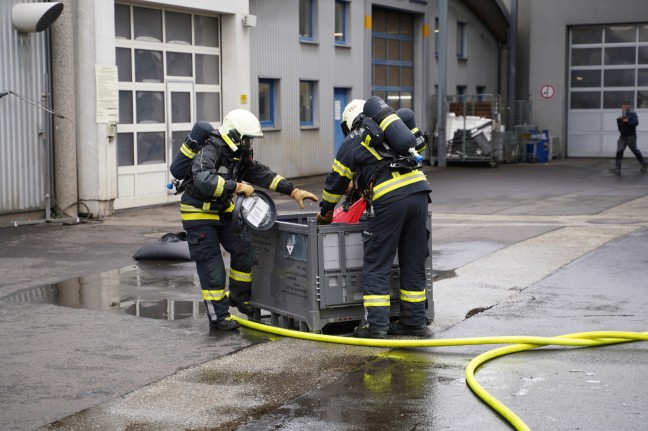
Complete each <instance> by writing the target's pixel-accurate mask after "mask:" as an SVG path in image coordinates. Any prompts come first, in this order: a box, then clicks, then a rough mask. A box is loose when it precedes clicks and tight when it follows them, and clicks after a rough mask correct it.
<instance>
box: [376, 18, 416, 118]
mask: <svg viewBox="0 0 648 431" xmlns="http://www.w3.org/2000/svg"><path fill="white" fill-rule="evenodd" d="M372 15H373V16H372V21H373V29H372V59H371V66H372V87H371V89H372V94H373V95H375V96H379V97H382V98H383V99H384V100H385V101H386V102H387V104H389V106H391V107H392V108H393V109H400V108H410V109H412V106H413V102H414V101H413V94H414V17H413V15H412V14H408V13H404V12H396V11H394V10H392V9H383V8H378V7H376V8H374V9H373V14H372Z"/></svg>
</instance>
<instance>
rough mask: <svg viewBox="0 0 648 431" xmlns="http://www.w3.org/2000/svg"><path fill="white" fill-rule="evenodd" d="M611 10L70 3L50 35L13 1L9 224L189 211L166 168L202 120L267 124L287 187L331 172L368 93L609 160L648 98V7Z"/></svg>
mask: <svg viewBox="0 0 648 431" xmlns="http://www.w3.org/2000/svg"><path fill="white" fill-rule="evenodd" d="M608 3H609V2H597V1H595V0H573V1H571V2H560V1H554V0H550V1H543V2H541V5H540V3H539V2H532V1H530V0H519V1H518V0H507V1H504V0H487V1H476V0H448V1H446V0H429V1H428V0H249V1H248V0H239V1H236V2H232V1H227V0H211V1H207V0H197V1H194V2H191V3H190V6H187V2H184V1H180V0H158V1H148V0H138V1H121V0H119V1H112V0H108V1H75V0H63V1H60V2H54V3H47V4H46V5H49V6H50V7H51V6H52V5H54V4H56V5H58V4H60V5H62V6H63V8H62V11H59V13H60V15H57V16H56V17H54V16H53V14H54V12H53V11H52V10H49V11H45V12H43V14H45V13H51V15H52V16H45V18H52V19H53V20H52V22H49V23H47V28H44V29H43V28H41V29H37V28H26V27H25V24H22V27H21V23H20V22H16V21H19V18H20V17H19V16H17V8H16V7H17V6H18V9H20V8H21V7H23V5H25V4H32V5H38V4H40V3H39V2H35V1H31V0H8V1H4V2H2V3H0V20H1V21H2V26H1V27H0V32H1V36H0V39H1V40H2V43H1V44H0V54H1V55H2V57H3V59H5V60H4V61H3V64H2V66H1V67H2V73H1V74H0V94H4V93H6V94H5V95H4V97H1V98H0V140H1V143H0V155H1V156H0V165H1V166H0V180H1V181H2V188H1V189H0V222H3V223H4V222H12V221H16V220H18V221H23V220H28V219H30V218H32V219H36V220H37V221H41V222H42V221H45V222H47V221H54V220H56V219H60V218H64V219H65V218H72V219H73V218H74V217H77V216H79V215H82V216H90V215H91V216H93V217H105V216H109V215H111V214H112V213H113V212H114V211H115V210H119V209H124V208H137V207H142V206H150V205H160V204H165V203H169V202H175V201H177V200H178V197H177V196H175V195H173V194H172V193H170V192H169V190H168V189H167V188H166V187H165V185H166V184H167V183H168V182H169V180H170V177H169V175H170V174H169V169H168V167H169V164H170V163H171V160H172V157H173V154H175V152H176V151H177V149H178V148H179V146H180V144H181V143H182V140H183V139H184V137H185V136H186V135H187V133H188V131H189V130H190V128H191V126H192V124H193V122H195V121H197V120H206V121H209V122H211V123H212V124H213V125H214V126H215V127H217V126H218V125H219V124H220V122H221V121H222V117H223V116H224V114H226V113H227V112H228V111H229V110H231V109H234V108H246V109H249V110H251V111H252V112H253V113H255V114H256V115H257V116H258V117H259V119H260V120H261V122H262V126H263V129H264V139H263V141H261V142H259V143H258V144H257V145H256V148H255V158H257V159H258V160H261V161H263V162H264V163H266V164H268V165H270V166H271V167H272V168H273V169H275V170H276V171H277V172H279V173H280V174H282V175H283V176H285V177H287V178H290V177H297V176H309V175H318V174H323V173H326V172H328V170H329V169H330V166H331V162H332V160H333V157H334V154H335V151H336V148H337V146H338V145H339V143H340V141H341V139H342V137H341V134H340V127H339V123H340V119H341V112H342V109H343V108H344V106H345V105H346V103H347V102H349V101H351V100H352V99H354V98H366V97H368V96H370V95H380V96H381V97H383V98H385V99H386V100H387V101H388V102H389V103H390V105H391V106H392V107H394V108H395V109H398V108H400V107H409V108H412V109H413V110H414V111H415V113H416V116H417V122H418V124H419V126H420V127H421V128H422V129H424V130H428V131H430V133H431V134H432V135H434V131H435V130H436V129H437V125H438V124H437V123H438V122H437V115H438V114H439V113H443V114H444V113H445V112H444V111H443V109H444V108H446V107H447V106H448V105H447V104H446V99H445V97H442V100H441V103H440V102H439V95H441V96H445V95H447V96H448V97H449V98H450V99H449V100H454V101H462V100H464V101H465V100H477V101H482V100H488V101H490V103H491V104H492V105H493V106H495V105H497V107H496V109H497V111H498V113H500V114H502V118H498V119H497V122H498V123H501V126H502V128H504V129H505V128H507V127H508V128H509V129H510V130H513V127H514V126H515V124H516V121H515V120H514V119H513V116H512V115H510V114H511V110H512V109H513V107H514V104H513V102H515V101H516V100H524V101H528V102H529V104H528V106H530V112H529V114H530V115H529V118H528V121H530V122H532V123H533V124H534V125H537V126H538V127H541V128H544V129H549V130H550V132H551V133H552V134H553V135H556V136H558V137H559V139H560V141H561V142H562V143H563V145H564V147H565V149H566V155H568V156H574V157H581V156H588V157H590V156H592V157H612V154H613V152H614V145H615V139H616V133H615V132H616V131H615V122H614V118H615V116H616V115H617V113H618V108H617V106H615V105H616V104H617V102H618V100H619V99H620V98H629V99H631V100H633V101H635V100H636V101H641V100H646V97H645V96H646V95H647V94H646V90H648V82H646V80H647V79H648V78H647V76H648V74H647V73H646V71H648V65H645V70H644V69H642V64H646V63H648V60H646V58H648V54H646V52H648V24H646V23H642V22H637V17H641V16H642V15H643V16H648V14H646V13H643V14H642V13H641V12H648V4H645V2H643V1H641V0H620V1H619V2H616V3H615V4H614V5H611V4H608ZM444 4H445V5H446V7H447V10H444V9H443V8H440V6H443V5H444ZM43 10H45V9H43ZM440 11H441V16H440ZM18 12H19V11H18ZM440 18H441V19H440ZM45 21H46V20H45ZM37 24H38V23H37ZM41 24H42V25H43V24H44V21H43V22H41ZM597 35H598V36H597ZM597 37H599V38H598V39H597ZM442 39H445V40H446V41H447V43H445V44H442V45H441V46H440V41H441V40H442ZM597 53H598V54H597ZM633 53H634V55H633ZM442 54H445V56H443V55H442ZM597 59H598V60H597ZM597 61H598V63H597ZM440 66H444V67H443V68H442V67H440ZM440 78H441V79H442V82H441V86H440V85H439V84H440V82H439V81H440ZM597 95H598V97H599V99H598V102H597ZM645 103H648V102H645ZM643 106H644V102H641V103H639V104H638V106H637V108H638V111H639V116H640V118H641V117H642V111H641V109H642V108H643ZM440 107H441V109H440ZM640 127H642V126H640ZM641 130H642V132H641V133H643V130H648V129H645V128H642V129H641ZM639 143H640V148H642V150H645V148H646V145H648V144H646V143H645V139H642V135H640V137H639ZM428 156H429V157H430V160H432V159H433V157H434V155H433V154H431V153H430V154H428ZM50 213H51V214H50Z"/></svg>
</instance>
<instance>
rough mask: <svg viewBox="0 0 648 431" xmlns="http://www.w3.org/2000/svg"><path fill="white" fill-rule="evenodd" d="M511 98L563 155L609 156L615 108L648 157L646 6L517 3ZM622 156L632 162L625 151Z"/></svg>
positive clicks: (583, 0) (551, 0)
mask: <svg viewBox="0 0 648 431" xmlns="http://www.w3.org/2000/svg"><path fill="white" fill-rule="evenodd" d="M519 6H520V13H519V19H520V26H519V28H520V32H519V34H518V36H519V37H518V40H519V51H518V52H519V53H520V55H519V63H518V70H519V72H520V73H519V74H518V90H517V92H518V94H519V96H522V97H526V95H528V98H529V99H530V100H531V106H532V116H531V118H532V122H533V123H534V124H535V125H537V126H539V127H542V128H544V129H548V130H549V131H550V133H551V134H555V135H557V136H559V137H561V140H562V142H564V144H565V149H566V155H567V156H569V157H609V158H612V157H614V153H615V152H616V141H617V138H618V135H619V133H618V130H617V125H616V118H617V117H618V116H619V115H620V113H621V103H622V102H623V101H629V102H631V104H632V105H633V107H634V108H635V110H636V111H637V113H638V115H639V127H638V129H637V134H638V147H639V148H640V150H641V151H642V152H643V153H644V154H645V153H646V152H648V2H645V1H642V0H619V1H615V2H602V1H594V0H571V1H568V2H565V1H560V0H543V1H542V2H537V1H536V2H534V1H531V0H520V3H519ZM626 153H627V154H626V157H634V156H633V155H632V154H631V153H630V152H629V151H626Z"/></svg>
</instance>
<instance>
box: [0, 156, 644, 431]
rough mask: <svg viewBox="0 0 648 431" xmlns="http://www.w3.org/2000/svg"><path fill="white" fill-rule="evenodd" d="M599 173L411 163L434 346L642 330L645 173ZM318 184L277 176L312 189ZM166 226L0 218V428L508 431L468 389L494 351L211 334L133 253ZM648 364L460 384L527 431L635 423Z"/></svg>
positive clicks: (531, 357) (517, 369)
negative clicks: (428, 264)
mask: <svg viewBox="0 0 648 431" xmlns="http://www.w3.org/2000/svg"><path fill="white" fill-rule="evenodd" d="M635 165H636V166H635ZM611 167H612V161H611V160H603V159H566V160H551V161H550V162H549V163H538V164H528V163H519V164H504V165H500V166H498V167H490V166H488V165H485V166H480V165H474V166H468V165H456V166H450V167H447V168H438V167H433V166H426V167H425V168H424V171H425V172H426V174H427V176H428V179H429V180H430V183H431V184H432V187H433V194H432V200H433V202H432V204H430V211H431V212H432V244H433V246H432V247H433V250H432V253H433V270H434V273H435V279H434V287H433V300H434V308H435V318H434V322H433V323H432V325H431V326H430V329H431V331H432V333H433V337H434V338H435V339H454V338H464V337H482V336H499V335H509V336H513V335H521V336H557V335H561V334H570V333H576V332H583V331H600V330H619V331H620V330H623V331H637V332H644V331H648V281H646V280H648V175H646V174H643V175H642V174H640V172H639V166H638V165H637V164H636V162H635V160H631V159H628V160H627V161H626V162H625V163H624V170H623V172H622V174H621V175H620V176H615V175H613V174H611V173H610V168H611ZM323 180H324V176H316V177H309V178H297V179H293V181H294V182H295V183H296V184H297V186H298V187H300V188H303V189H306V190H309V191H312V192H314V193H316V194H317V195H320V194H321V188H322V184H323ZM272 196H273V197H274V198H275V203H276V206H277V209H278V210H279V212H291V213H294V212H296V211H297V212H298V211H300V210H299V209H297V207H296V205H295V203H294V202H293V201H292V200H291V199H290V198H287V197H285V196H279V195H276V194H272ZM301 211H303V212H304V213H311V212H315V211H317V205H316V204H314V203H307V204H306V208H305V209H304V210H301ZM181 230H182V227H181V223H180V220H179V212H178V208H177V205H175V204H174V205H165V206H158V207H151V208H140V209H134V210H123V211H118V212H117V213H116V214H115V215H114V216H112V217H109V218H106V219H103V220H82V221H81V223H71V224H69V223H65V224H63V223H42V224H34V225H20V226H10V225H8V224H6V225H4V226H3V227H0V240H1V244H2V245H3V247H2V249H0V280H1V281H0V325H1V327H2V331H0V346H1V348H0V429H2V430H87V429H93V430H129V431H134V430H138V431H139V430H141V431H148V430H212V429H213V430H216V429H218V430H276V429H282V430H306V429H309V430H310V429H319V430H417V431H420V430H430V431H435V430H507V429H511V427H510V426H509V425H508V423H507V422H506V421H505V420H504V419H502V418H501V417H500V416H499V415H497V414H496V413H494V412H493V411H491V410H490V409H489V408H488V407H487V406H486V405H485V404H484V403H483V402H482V401H480V400H479V399H478V398H477V397H476V396H475V395H474V394H473V393H472V392H471V391H470V389H469V388H468V387H467V386H466V383H465V376H464V370H465V367H466V365H467V364H468V362H469V361H470V360H471V359H472V358H474V357H476V356H477V355H479V354H481V353H484V352H486V351H489V350H491V349H492V348H495V347H497V346H493V345H487V346H484V345H464V346H455V347H439V348H429V347H416V348H407V349H389V348H378V347H359V346H345V345H339V344H330V343H320V342H313V341H306V340H296V339H292V338H285V337H281V336H276V335H269V334H267V333H264V332H259V331H255V330H252V329H247V328H241V329H240V330H239V331H238V332H234V333H225V334H222V333H220V334H219V333H210V331H209V328H208V325H207V319H206V317H204V315H202V314H201V312H202V310H201V309H200V289H199V287H198V281H197V277H196V275H195V270H194V269H193V265H192V264H191V263H190V262H169V263H166V264H162V263H157V262H156V263H147V262H142V261H139V262H138V261H136V260H134V259H133V257H132V256H133V254H134V253H135V252H136V251H137V250H139V249H140V248H141V247H143V246H145V245H146V244H149V243H151V242H154V241H157V240H158V239H159V238H161V236H163V235H164V234H166V233H175V232H180V231H181ZM170 304H173V307H171V306H170ZM342 330H344V329H342ZM646 358H648V343H646V342H633V343H627V344H619V345H610V346H605V347H596V348H573V347H555V346H553V347H544V348H541V349H536V350H533V351H528V352H524V353H518V354H514V355H509V356H505V357H502V358H499V359H497V360H494V361H492V362H489V363H487V364H485V365H484V366H482V367H481V368H479V370H478V372H477V380H478V381H479V382H480V383H481V384H482V385H483V386H484V387H485V388H486V389H487V390H488V391H490V392H491V393H492V394H493V396H495V397H497V398H498V399H499V400H500V401H501V402H503V403H504V404H505V405H507V406H508V407H509V408H511V410H513V411H514V412H515V413H516V414H517V415H519V416H520V417H521V418H522V420H524V422H525V423H526V424H527V425H528V426H529V427H530V428H531V429H533V430H577V429H581V430H601V431H602V430H610V429H619V430H643V429H645V427H646V426H645V423H646V420H647V416H648V415H647V413H646V405H648V392H647V391H646V390H645V384H644V382H645V381H646V380H647V379H648V367H646V366H645V362H646Z"/></svg>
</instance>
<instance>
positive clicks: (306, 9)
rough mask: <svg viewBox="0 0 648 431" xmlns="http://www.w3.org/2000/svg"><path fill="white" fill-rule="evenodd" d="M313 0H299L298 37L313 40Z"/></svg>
mask: <svg viewBox="0 0 648 431" xmlns="http://www.w3.org/2000/svg"><path fill="white" fill-rule="evenodd" d="M313 15H314V13H313V0H299V39H300V40H305V41H312V40H313V21H314V20H313Z"/></svg>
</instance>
